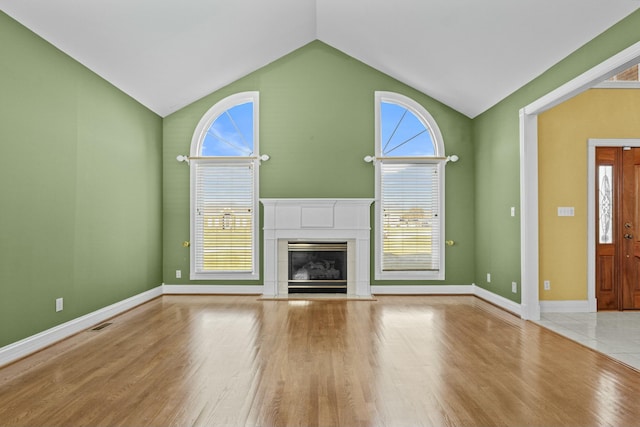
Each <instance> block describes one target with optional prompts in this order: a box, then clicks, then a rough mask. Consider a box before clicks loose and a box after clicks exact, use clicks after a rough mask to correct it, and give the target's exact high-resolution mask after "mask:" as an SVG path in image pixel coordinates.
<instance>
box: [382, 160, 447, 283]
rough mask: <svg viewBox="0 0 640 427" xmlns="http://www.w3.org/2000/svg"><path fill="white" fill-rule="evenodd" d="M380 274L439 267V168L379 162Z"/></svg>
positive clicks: (435, 164)
mask: <svg viewBox="0 0 640 427" xmlns="http://www.w3.org/2000/svg"><path fill="white" fill-rule="evenodd" d="M380 168H381V169H380V171H381V181H380V184H381V188H380V195H381V198H380V202H381V205H382V206H381V209H382V227H383V230H382V257H381V262H382V266H381V267H382V271H437V270H438V269H439V266H440V250H439V243H438V242H439V240H440V228H441V227H440V220H441V218H440V217H439V212H440V207H439V203H440V194H439V191H440V190H439V189H440V184H439V177H438V174H439V165H438V163H437V162H434V163H396V162H384V161H383V162H380Z"/></svg>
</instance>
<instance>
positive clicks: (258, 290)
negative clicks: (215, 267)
mask: <svg viewBox="0 0 640 427" xmlns="http://www.w3.org/2000/svg"><path fill="white" fill-rule="evenodd" d="M263 288H264V287H263V286H262V285H170V284H165V283H163V284H162V294H163V295H212V294H220V295H224V294H240V295H244V294H247V295H254V294H255V295H262V292H263Z"/></svg>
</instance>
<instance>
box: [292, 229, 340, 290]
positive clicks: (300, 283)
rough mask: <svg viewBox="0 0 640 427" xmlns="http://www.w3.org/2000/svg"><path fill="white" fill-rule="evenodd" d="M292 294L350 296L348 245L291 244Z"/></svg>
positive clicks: (332, 243) (333, 243)
mask: <svg viewBox="0 0 640 427" xmlns="http://www.w3.org/2000/svg"><path fill="white" fill-rule="evenodd" d="M288 248H289V280H288V283H289V284H288V289H289V293H341V294H346V293H347V242H289V245H288Z"/></svg>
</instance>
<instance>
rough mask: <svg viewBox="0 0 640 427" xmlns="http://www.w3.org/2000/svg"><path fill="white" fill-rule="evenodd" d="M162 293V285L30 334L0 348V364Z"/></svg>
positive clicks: (68, 335)
mask: <svg viewBox="0 0 640 427" xmlns="http://www.w3.org/2000/svg"><path fill="white" fill-rule="evenodd" d="M161 295H162V286H158V287H156V288H153V289H150V290H148V291H146V292H143V293H141V294H138V295H134V296H132V297H130V298H127V299H125V300H122V301H119V302H117V303H115V304H111V305H109V306H107V307H104V308H101V309H99V310H96V311H94V312H92V313H89V314H85V315H84V316H80V317H78V318H75V319H73V320H69V321H68V322H65V323H62V324H60V325H58V326H54V327H53V328H50V329H47V330H46V331H42V332H40V333H38V334H36V335H32V336H30V337H27V338H25V339H23V340H20V341H16V342H14V343H12V344H9V345H7V346H4V347H2V348H0V366H4V365H6V364H8V363H11V362H14V361H16V360H18V359H21V358H23V357H25V356H28V355H29V354H32V353H35V352H36V351H38V350H42V349H43V348H45V347H48V346H50V345H51V344H54V343H56V342H58V341H61V340H63V339H65V338H68V337H70V336H71V335H74V334H77V333H78V332H82V331H84V330H85V329H88V328H90V327H91V326H94V325H96V324H98V323H101V322H103V321H105V320H107V319H110V318H112V317H113V316H117V315H118V314H120V313H123V312H125V311H127V310H130V309H132V308H134V307H136V306H138V305H140V304H144V303H145V302H147V301H150V300H152V299H154V298H156V297H159V296H161Z"/></svg>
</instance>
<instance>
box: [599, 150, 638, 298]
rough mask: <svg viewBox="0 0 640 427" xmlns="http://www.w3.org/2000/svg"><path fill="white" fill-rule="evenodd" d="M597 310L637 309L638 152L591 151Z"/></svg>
mask: <svg viewBox="0 0 640 427" xmlns="http://www.w3.org/2000/svg"><path fill="white" fill-rule="evenodd" d="M596 214H597V215H596V298H597V300H598V310H633V309H640V148H630V147H597V148H596Z"/></svg>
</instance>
